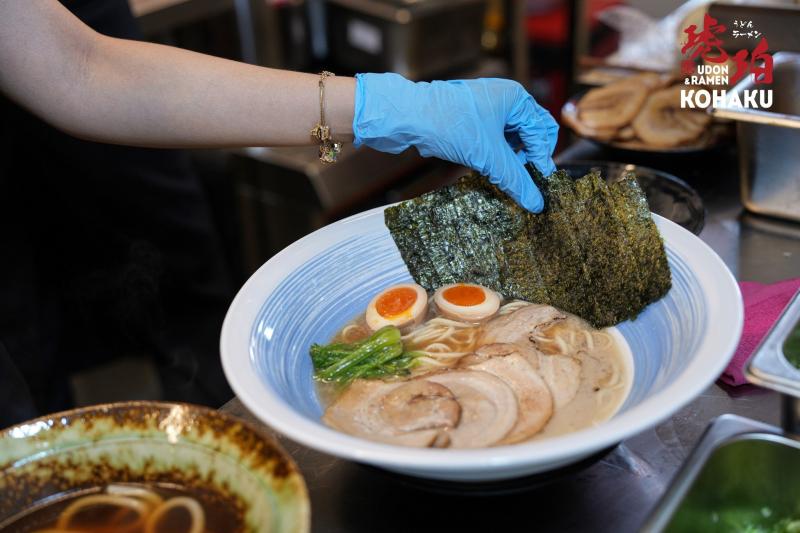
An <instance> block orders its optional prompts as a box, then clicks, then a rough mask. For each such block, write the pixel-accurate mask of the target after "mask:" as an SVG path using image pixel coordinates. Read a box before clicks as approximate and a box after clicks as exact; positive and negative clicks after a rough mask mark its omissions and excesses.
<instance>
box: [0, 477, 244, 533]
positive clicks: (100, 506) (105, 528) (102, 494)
mask: <svg viewBox="0 0 800 533" xmlns="http://www.w3.org/2000/svg"><path fill="white" fill-rule="evenodd" d="M152 495H155V496H152ZM118 497H119V498H127V500H126V501H130V500H135V501H136V502H139V503H142V504H143V505H142V506H136V505H133V506H132V507H126V506H125V505H120V504H119V503H118V502H119V499H117V498H118ZM92 498H93V500H92ZM79 501H82V505H76V504H78V502H79ZM92 502H94V503H92ZM115 502H117V503H115ZM169 502H172V504H170V503H169ZM192 502H193V503H192ZM167 504H169V506H168V507H165V508H164V509H163V510H162V511H161V512H159V511H158V507H159V506H160V505H167ZM176 504H177V505H176ZM187 504H188V505H187ZM70 509H72V510H73V511H71V510H70ZM75 509H77V511H74V510H75ZM135 509H140V510H141V509H146V512H144V513H140V512H137V511H136V510H135ZM198 510H199V511H200V513H201V514H202V519H198V516H197V515H196V513H197V512H198ZM156 512H159V516H158V517H155V518H156V519H155V520H152V522H151V523H150V524H148V519H150V518H151V517H152V515H153V514H154V513H156ZM67 514H68V515H69V516H66V515H67ZM193 515H194V516H193ZM60 522H61V523H60ZM3 531H9V532H13V533H28V532H30V533H37V532H38V533H44V532H47V533H55V532H63V533H67V532H73V531H74V532H78V531H80V532H86V533H111V532H125V533H184V532H185V533H228V532H241V531H244V525H243V520H242V517H241V512H240V511H239V510H237V509H236V507H235V505H234V504H232V503H231V502H229V501H227V500H224V499H222V498H221V497H220V496H218V495H216V494H214V493H212V492H211V491H207V490H204V489H185V488H183V487H180V486H176V485H172V484H147V485H145V484H134V483H125V484H118V485H109V486H108V487H102V488H101V487H98V488H95V489H89V490H82V491H78V492H76V493H69V494H65V495H62V497H58V498H56V499H55V500H52V499H48V500H47V501H46V502H43V503H41V504H39V505H35V506H34V507H33V508H31V509H30V510H26V511H25V512H24V514H22V515H21V516H19V517H18V518H16V519H14V520H12V521H11V523H10V524H8V526H7V527H6V528H3Z"/></svg>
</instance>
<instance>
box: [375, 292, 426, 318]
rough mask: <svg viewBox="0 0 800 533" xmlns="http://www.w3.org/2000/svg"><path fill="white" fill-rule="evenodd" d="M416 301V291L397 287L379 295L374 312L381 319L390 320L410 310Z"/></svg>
mask: <svg viewBox="0 0 800 533" xmlns="http://www.w3.org/2000/svg"><path fill="white" fill-rule="evenodd" d="M416 301H417V291H415V290H414V289H412V288H410V287H397V288H396V289H391V290H388V291H386V292H384V293H383V294H381V295H380V297H379V298H378V300H377V301H376V302H375V310H376V311H377V312H378V314H379V315H381V316H382V317H385V318H391V317H393V316H397V315H399V314H401V313H403V312H404V311H407V310H408V309H410V308H411V306H412V305H414V302H416Z"/></svg>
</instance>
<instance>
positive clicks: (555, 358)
mask: <svg viewBox="0 0 800 533" xmlns="http://www.w3.org/2000/svg"><path fill="white" fill-rule="evenodd" d="M512 355H513V356H521V357H523V358H524V359H525V361H526V362H527V363H528V365H529V366H531V367H532V368H533V370H535V371H536V372H537V374H538V376H539V377H541V379H543V380H544V382H545V383H546V384H547V388H548V389H549V391H550V394H551V395H552V397H553V409H560V408H562V407H564V406H565V405H567V404H568V403H570V402H571V401H572V400H573V399H575V395H576V394H578V388H579V387H580V385H581V370H582V366H581V363H580V361H579V360H577V359H575V358H574V357H569V356H566V355H546V354H543V353H542V352H540V351H539V350H537V349H536V348H535V347H533V346H532V345H528V344H511V343H495V344H487V345H484V346H481V347H480V348H478V350H477V351H476V352H475V357H474V359H472V360H470V359H469V358H465V361H464V363H463V364H474V363H475V362H477V361H481V360H490V359H491V358H506V357H509V356H512ZM473 367H474V366H473Z"/></svg>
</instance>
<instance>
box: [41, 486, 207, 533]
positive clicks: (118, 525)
mask: <svg viewBox="0 0 800 533" xmlns="http://www.w3.org/2000/svg"><path fill="white" fill-rule="evenodd" d="M92 507H95V508H98V507H111V508H118V509H117V510H116V512H114V513H109V514H108V516H107V517H106V518H105V519H103V520H102V521H101V522H102V523H98V524H92V525H83V524H81V525H80V526H76V525H74V522H76V518H78V515H79V514H81V513H84V512H86V511H87V510H90V509H91V508H92ZM178 509H185V510H186V512H187V513H188V517H189V522H188V528H186V529H184V530H182V531H181V533H182V532H183V531H185V532H186V533H203V532H204V531H205V527H206V516H205V512H204V511H203V506H202V505H201V504H200V502H198V501H197V500H196V499H195V498H191V497H189V496H175V497H172V498H168V499H166V500H165V499H164V498H162V497H161V496H160V495H159V494H157V493H156V492H154V491H151V490H148V489H147V488H144V487H137V486H132V485H109V486H108V487H106V490H105V492H104V493H102V494H91V495H87V496H82V497H79V498H77V499H76V500H74V501H72V502H71V503H70V504H69V505H67V507H66V508H64V510H63V511H61V513H60V514H59V516H58V518H57V520H56V522H55V524H54V525H53V526H52V527H48V528H45V529H39V530H36V531H35V532H34V533H77V532H86V531H91V532H98V533H99V532H111V531H113V532H115V533H123V532H142V533H161V532H167V531H168V532H169V533H178V532H176V531H175V529H174V527H168V528H166V527H164V528H160V526H161V525H162V523H163V521H164V519H165V517H166V516H167V514H168V513H170V512H173V511H175V510H178ZM131 514H133V518H132V519H131V518H129V519H128V520H126V521H123V520H124V519H125V518H126V517H129V516H130V515H131Z"/></svg>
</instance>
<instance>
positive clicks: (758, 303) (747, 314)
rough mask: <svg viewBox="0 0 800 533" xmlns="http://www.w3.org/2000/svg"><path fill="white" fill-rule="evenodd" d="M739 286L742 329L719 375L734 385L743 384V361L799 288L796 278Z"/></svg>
mask: <svg viewBox="0 0 800 533" xmlns="http://www.w3.org/2000/svg"><path fill="white" fill-rule="evenodd" d="M739 288H740V289H741V290H742V299H744V330H743V331H742V338H741V340H740V341H739V346H738V347H737V348H736V353H734V354H733V358H732V359H731V361H730V363H728V367H727V368H726V369H725V371H724V372H723V373H722V375H721V376H720V378H719V379H720V380H721V381H723V382H725V383H727V384H728V385H734V386H737V385H744V384H745V383H747V379H746V378H745V377H744V366H745V363H747V360H748V359H749V358H750V355H751V354H752V353H753V350H755V349H756V347H757V346H758V345H759V343H760V342H761V340H762V339H763V338H764V336H765V335H766V334H767V332H768V331H769V330H770V328H771V327H772V325H773V324H775V321H776V320H778V317H779V316H780V315H781V312H782V311H783V309H784V308H785V307H786V305H787V304H788V303H789V301H790V300H791V299H792V296H794V294H795V293H796V292H797V290H798V288H800V278H795V279H787V280H785V281H779V282H778V283H772V284H770V285H764V284H762V283H756V282H753V281H740V282H739Z"/></svg>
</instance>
